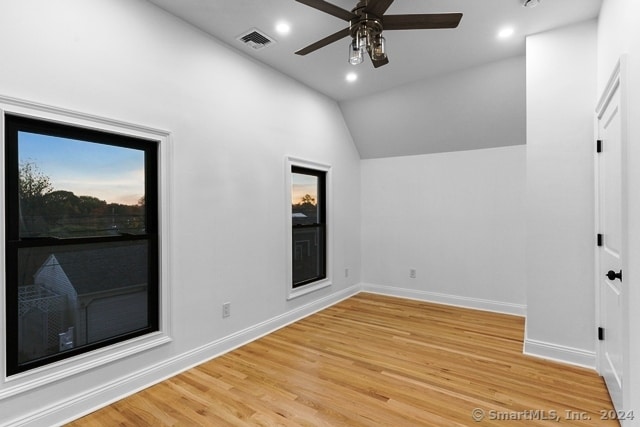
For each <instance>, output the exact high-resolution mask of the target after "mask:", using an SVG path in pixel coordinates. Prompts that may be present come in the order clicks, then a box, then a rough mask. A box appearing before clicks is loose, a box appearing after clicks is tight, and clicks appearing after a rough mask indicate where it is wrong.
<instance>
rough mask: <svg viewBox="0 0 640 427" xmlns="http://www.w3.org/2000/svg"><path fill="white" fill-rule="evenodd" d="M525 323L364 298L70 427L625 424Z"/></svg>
mask: <svg viewBox="0 0 640 427" xmlns="http://www.w3.org/2000/svg"><path fill="white" fill-rule="evenodd" d="M523 329H524V319H522V318H520V317H516V316H508V315H503V314H495V313H488V312H482V311H475V310H468V309H462V308H455V307H449V306H443V305H437V304H430V303H425V302H419V301H413V300H406V299H400V298H392V297H387V296H380V295H374V294H367V293H361V294H359V295H357V296H355V297H352V298H350V299H348V300H345V301H343V302H341V303H339V304H337V305H335V306H333V307H330V308H328V309H326V310H324V311H322V312H319V313H317V314H314V315H312V316H310V317H307V318H305V319H303V320H300V321H299V322H297V323H295V324H292V325H290V326H287V327H285V328H283V329H281V330H279V331H276V332H274V333H272V334H270V335H268V336H265V337H263V338H261V339H259V340H257V341H254V342H252V343H250V344H247V345H245V346H243V347H241V348H239V349H237V350H235V351H232V352H230V353H228V354H226V355H224V356H221V357H218V358H216V359H214V360H212V361H210V362H207V363H204V364H202V365H201V366H199V367H197V368H194V369H191V370H189V371H187V372H184V373H182V374H180V375H177V376H175V377H173V378H171V379H169V380H167V381H164V382H162V383H160V384H157V385H155V386H153V387H150V388H148V389H146V390H144V391H142V392H140V393H137V394H135V395H133V396H130V397H128V398H125V399H123V400H121V401H119V402H117V403H115V404H113V405H111V406H108V407H106V408H104V409H102V410H99V411H97V412H95V413H93V414H90V415H88V416H86V417H84V418H81V419H79V420H77V421H76V422H74V423H72V424H71V426H75V427H79V426H177V425H181V426H190V425H210V426H254V425H261V426H397V427H401V426H402V427H404V426H430V427H431V426H446V427H451V426H503V427H506V426H557V425H558V424H560V425H576V426H617V425H618V423H617V421H615V420H604V419H602V414H603V413H605V414H608V411H610V410H612V405H611V401H610V399H609V395H608V394H607V391H606V389H605V386H604V383H603V381H602V379H601V378H600V377H599V376H598V375H597V374H596V373H595V372H594V371H591V370H588V369H581V368H576V367H572V366H567V365H562V364H557V363H552V362H548V361H544V360H541V359H537V358H532V357H528V356H524V355H523V354H522V344H523Z"/></svg>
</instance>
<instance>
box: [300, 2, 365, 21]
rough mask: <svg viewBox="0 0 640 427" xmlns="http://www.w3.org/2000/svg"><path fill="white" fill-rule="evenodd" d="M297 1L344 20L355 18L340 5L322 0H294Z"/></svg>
mask: <svg viewBox="0 0 640 427" xmlns="http://www.w3.org/2000/svg"><path fill="white" fill-rule="evenodd" d="M296 1H297V2H298V3H302V4H306V5H307V6H309V7H312V8H314V9H318V10H319V11H321V12H324V13H328V14H329V15H333V16H335V17H336V18H340V19H343V20H345V21H351V20H352V19H355V18H357V16H356V15H354V14H353V13H351V12H349V11H348V10H344V9H343V8H341V7H338V6H336V5H333V4H331V3H328V2H326V1H324V0H296Z"/></svg>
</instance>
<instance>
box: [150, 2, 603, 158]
mask: <svg viewBox="0 0 640 427" xmlns="http://www.w3.org/2000/svg"><path fill="white" fill-rule="evenodd" d="M149 1H150V2H151V3H154V4H156V5H157V6H159V7H161V8H163V9H165V10H166V11H168V12H169V13H171V14H173V15H175V16H177V17H179V18H181V19H183V20H185V21H186V22H188V23H190V24H192V25H194V26H196V27H197V28H199V29H201V30H202V31H204V32H206V33H208V34H210V35H211V36H213V37H215V38H216V39H218V40H220V41H222V42H223V43H225V44H227V45H229V46H230V47H231V48H232V49H235V50H237V51H238V52H240V53H241V54H243V55H248V56H249V57H251V58H253V59H254V60H257V61H260V62H262V63H264V64H266V65H268V66H270V67H273V68H274V69H276V70H278V71H280V72H282V73H284V74H286V75H288V76H290V77H291V78H293V79H295V80H298V81H300V82H302V83H303V84H305V85H307V86H309V87H311V88H313V89H315V90H317V91H319V92H321V93H323V94H326V95H327V96H329V97H331V98H333V99H335V100H336V101H337V102H338V103H339V104H340V107H341V108H342V109H343V113H344V115H345V120H346V123H347V126H348V127H349V129H350V131H351V133H352V135H353V137H354V141H355V143H356V146H357V147H358V149H359V151H360V154H361V156H362V157H363V158H370V157H381V156H393V155H407V154H422V153H432V152H439V151H447V150H450V151H455V150H460V149H462V150H464V149H473V148H485V146H486V145H488V146H491V143H488V144H484V145H482V144H480V146H478V145H477V143H476V142H473V141H470V142H469V145H466V144H465V143H457V144H454V145H455V146H450V145H451V144H450V141H454V140H455V141H459V140H460V139H461V138H467V135H457V136H456V135H453V136H451V137H450V138H449V139H446V138H445V140H442V138H441V139H440V140H439V142H438V143H436V144H435V145H434V144H432V143H429V141H426V140H425V138H424V135H422V134H423V133H424V131H425V128H424V127H422V128H421V127H419V126H418V127H415V129H413V130H411V129H406V120H403V118H404V119H406V118H407V117H409V118H411V117H413V118H414V120H416V121H417V120H420V115H419V114H418V112H420V111H424V110H425V105H424V102H425V101H424V99H425V98H424V97H425V96H427V95H428V94H429V93H433V90H436V91H437V90H438V88H442V87H443V86H442V85H440V84H436V83H434V82H442V84H443V85H444V86H446V87H448V88H449V90H450V91H452V92H451V93H452V97H453V98H454V99H458V100H459V99H460V98H461V97H463V96H466V95H465V93H467V91H468V89H467V88H460V85H463V86H464V85H465V84H466V83H472V82H474V78H472V77H470V76H469V75H468V74H469V72H470V71H469V70H473V69H476V68H478V69H480V70H483V69H485V68H486V67H487V66H488V67H491V65H490V64H494V63H501V62H504V61H506V63H508V64H509V65H507V66H506V67H507V68H504V69H503V70H502V71H499V72H498V75H497V76H496V79H502V78H504V77H503V76H500V73H507V72H510V71H508V70H516V72H517V73H520V76H519V79H520V83H517V82H515V81H513V82H512V83H511V84H512V85H514V88H515V87H517V88H519V87H520V86H521V83H523V82H524V66H522V65H521V66H519V68H518V67H516V68H514V65H513V64H512V63H511V62H510V60H511V59H513V58H515V57H523V56H524V55H525V37H526V36H527V35H531V34H536V33H539V32H544V31H547V30H550V29H554V28H558V27H562V26H566V25H570V24H573V23H578V22H582V21H586V20H589V19H593V18H595V17H597V15H598V13H599V10H600V6H601V3H602V0H541V2H540V4H539V5H538V6H537V7H534V8H524V7H523V6H522V0H395V2H393V4H392V5H391V6H390V8H389V9H388V11H387V14H426V13H450V12H461V13H462V14H463V17H462V20H461V22H460V25H459V26H458V28H456V29H434V30H395V31H385V32H384V36H385V38H386V41H387V51H388V56H389V60H390V62H389V64H387V65H385V66H383V67H380V68H374V67H373V66H372V64H371V62H370V61H369V60H368V59H367V60H366V61H365V62H364V63H362V64H360V65H357V66H353V65H350V64H349V63H348V61H347V59H348V45H349V38H348V37H347V38H344V39H342V40H339V41H336V42H334V43H332V44H330V45H328V46H326V47H324V48H322V49H319V50H317V51H315V52H313V53H310V54H308V55H306V56H300V55H295V54H294V52H296V51H298V50H300V49H301V48H303V47H305V46H307V45H309V44H311V43H313V42H315V41H317V40H319V39H321V38H324V37H325V36H328V35H330V34H332V33H335V32H337V31H339V30H341V29H343V28H345V27H347V26H348V22H345V21H343V20H341V19H339V18H336V17H334V16H331V15H328V14H326V13H322V12H320V11H318V10H316V9H313V8H311V7H308V6H306V5H304V4H301V3H299V2H297V1H295V0H258V1H257V0H180V1H175V0H149ZM329 2H330V3H332V4H334V5H336V6H339V7H341V8H343V9H346V10H351V9H353V8H354V7H355V4H356V0H329ZM279 24H287V25H288V26H289V28H290V30H289V32H288V33H286V34H284V33H280V32H279V31H278V30H277V26H278V25H279ZM504 28H512V30H513V34H512V35H511V36H510V37H507V38H500V37H498V33H499V32H500V31H501V30H502V29H504ZM254 29H257V30H258V31H259V32H261V33H263V34H265V35H267V36H268V37H269V38H271V39H272V40H273V41H274V42H272V43H270V44H268V45H267V46H266V47H264V48H262V49H259V50H255V49H253V48H251V47H249V46H248V45H246V44H245V43H242V42H241V41H239V40H238V37H239V36H242V35H244V34H246V33H247V32H249V31H252V30H254ZM509 67H510V68H509ZM482 72H484V73H485V75H486V70H485V71H482ZM348 73H355V74H356V76H357V79H356V80H355V81H352V82H349V81H347V80H346V76H347V74H348ZM456 75H459V76H460V79H461V81H460V84H458V83H456V81H455V79H453V80H452V78H453V77H452V76H456ZM486 78H490V75H486ZM465 82H466V83H465ZM475 84H482V82H481V81H476V82H475ZM498 86H499V85H498ZM517 90H520V89H517ZM426 91H431V92H428V93H427V92H426ZM499 92H500V91H499V90H498V93H499ZM416 93H421V94H422V95H423V96H415V94H416ZM412 94H414V96H412ZM470 96H472V97H473V96H475V95H473V94H471V95H470ZM484 96H485V95H481V97H484ZM507 96H508V94H507ZM442 97H444V98H445V100H446V98H447V96H446V93H439V94H438V99H442ZM517 98H518V99H520V98H521V101H522V103H524V93H521V94H519V95H518V97H517ZM474 102H476V103H477V102H480V100H476V101H474ZM517 102H519V101H517ZM371 105H374V106H375V108H376V111H378V113H379V116H377V117H376V116H374V117H372V116H371V114H373V112H371V111H369V110H371V108H365V107H371ZM378 106H379V107H378ZM449 107H450V108H453V109H455V105H454V104H452V105H449ZM379 108H382V111H379ZM363 109H366V110H367V113H366V114H358V111H359V110H363ZM427 110H428V111H436V108H435V107H434V106H433V105H430V106H429V107H428V108H427ZM385 112H391V113H392V114H391V115H389V114H384V113H385ZM494 113H495V114H501V111H498V110H496V111H494ZM451 114H456V111H451ZM476 114H477V115H482V114H483V112H482V111H477V112H476ZM518 114H521V115H523V114H524V105H522V108H521V111H520V112H519V113H518ZM385 115H386V116H387V119H386V120H385ZM472 116H473V114H472V115H470V116H469V117H472ZM367 118H368V119H367ZM393 118H395V119H393ZM506 119H507V120H510V121H511V122H513V119H512V118H509V117H507V118H506ZM521 119H522V120H523V119H524V117H522V118H521ZM489 121H491V122H492V123H493V122H494V121H495V118H489ZM516 121H518V120H516ZM520 121H521V120H520ZM455 122H456V120H453V121H452V122H446V123H445V124H446V126H449V127H451V126H452V123H455ZM457 122H458V123H459V124H460V125H464V123H462V122H460V120H458V121H457ZM374 124H377V125H378V126H381V124H384V132H382V134H384V135H383V136H380V137H377V136H376V133H375V132H374V131H373V130H375V128H372V126H373V125H374ZM443 125H444V124H443ZM372 129H373V130H372ZM522 132H523V129H522ZM522 132H521V133H522ZM441 133H443V132H441ZM447 133H450V132H444V134H447ZM454 133H455V131H454ZM466 133H472V132H466ZM389 138H392V139H393V145H391V141H390V140H389ZM505 138H511V136H505ZM516 139H517V138H516ZM443 143H444V145H443ZM518 143H524V141H519V142H512V144H518ZM405 145H407V146H405ZM499 145H509V143H504V142H503V143H502V144H498V146H499ZM385 146H389V147H393V149H384V147H385ZM448 146H450V147H449V149H447V147H448Z"/></svg>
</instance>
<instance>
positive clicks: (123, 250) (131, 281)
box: [54, 242, 148, 295]
mask: <svg viewBox="0 0 640 427" xmlns="http://www.w3.org/2000/svg"><path fill="white" fill-rule="evenodd" d="M54 256H55V258H56V259H57V260H58V264H59V265H60V267H61V268H62V270H63V271H64V273H65V274H66V275H67V277H68V279H69V281H70V282H71V284H72V285H73V287H74V288H75V289H76V292H77V293H78V295H83V294H90V293H94V292H103V291H109V290H112V289H118V288H125V287H129V286H135V285H141V284H146V283H147V282H148V277H147V275H148V272H147V268H146V267H147V265H148V263H147V244H146V242H141V243H137V242H135V243H133V244H132V243H128V244H125V245H115V246H112V245H110V246H107V247H102V248H97V249H90V250H82V251H74V252H58V253H55V254H54Z"/></svg>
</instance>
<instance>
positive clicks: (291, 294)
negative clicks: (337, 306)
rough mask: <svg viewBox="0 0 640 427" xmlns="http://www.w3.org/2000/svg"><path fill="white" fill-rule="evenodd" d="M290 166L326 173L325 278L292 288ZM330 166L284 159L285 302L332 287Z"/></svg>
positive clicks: (302, 160) (292, 158)
mask: <svg viewBox="0 0 640 427" xmlns="http://www.w3.org/2000/svg"><path fill="white" fill-rule="evenodd" d="M291 166H300V167H303V168H308V169H314V170H318V171H322V172H325V173H326V181H325V187H326V188H325V199H326V200H324V203H325V215H326V218H325V222H326V224H327V226H326V233H327V235H326V239H325V245H326V276H327V277H326V278H324V279H322V280H318V281H316V282H312V283H308V284H306V285H303V286H300V287H297V288H293V286H292V281H293V252H292V245H293V236H292V233H291V230H292V227H293V221H292V219H291ZM331 182H332V180H331V165H328V164H324V163H318V162H313V161H309V160H304V159H299V158H296V157H286V161H285V188H286V191H285V196H286V197H285V218H286V230H287V238H286V239H285V241H286V251H285V256H286V260H287V264H286V265H287V274H286V292H287V293H286V295H287V300H292V299H295V298H298V297H301V296H303V295H307V294H309V293H311V292H315V291H317V290H320V289H323V288H326V287H329V286H331V285H332V282H333V281H332V277H333V273H332V272H333V268H332V264H333V262H332V260H333V214H332V203H331V194H332V192H333V191H332V184H331Z"/></svg>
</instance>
